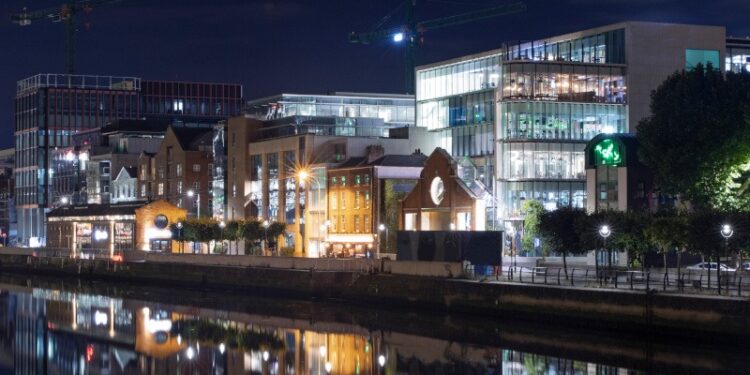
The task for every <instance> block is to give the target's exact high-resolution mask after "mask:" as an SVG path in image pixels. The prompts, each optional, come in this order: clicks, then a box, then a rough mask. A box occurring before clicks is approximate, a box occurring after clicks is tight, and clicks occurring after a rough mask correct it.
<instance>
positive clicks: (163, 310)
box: [0, 287, 629, 375]
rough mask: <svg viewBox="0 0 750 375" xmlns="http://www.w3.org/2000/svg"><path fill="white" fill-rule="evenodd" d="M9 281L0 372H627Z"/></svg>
mask: <svg viewBox="0 0 750 375" xmlns="http://www.w3.org/2000/svg"><path fill="white" fill-rule="evenodd" d="M13 288H15V289H16V290H14V291H3V292H0V323H1V324H0V349H1V350H0V352H2V353H1V354H0V373H15V374H113V375H117V374H269V375H271V374H280V375H293V374H311V375H313V374H314V375H324V374H396V373H398V374H430V373H446V374H447V373H462V374H589V373H623V372H625V373H629V371H625V370H623V369H617V368H613V367H607V366H601V365H596V364H591V363H585V362H577V361H572V360H566V359H561V358H552V357H547V356H541V355H534V354H529V353H522V352H517V351H511V350H504V349H501V348H493V347H483V346H475V345H469V344H461V343H456V342H448V341H444V340H440V339H433V338H427V337H421V336H414V335H408V334H403V333H395V332H381V331H370V330H368V329H367V328H364V327H360V326H356V325H347V324H342V323H311V322H310V321H306V320H304V321H301V320H295V319H291V318H282V317H269V316H261V315H252V314H251V313H236V312H226V311H219V310H213V309H205V308H198V307H185V306H169V305H163V304H151V303H143V302H135V301H129V300H122V299H117V298H109V297H105V296H99V295H91V294H82V293H70V292H63V291H57V290H50V289H39V288H37V289H31V288H23V289H21V288H17V287H13Z"/></svg>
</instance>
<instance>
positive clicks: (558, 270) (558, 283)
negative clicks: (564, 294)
mask: <svg viewBox="0 0 750 375" xmlns="http://www.w3.org/2000/svg"><path fill="white" fill-rule="evenodd" d="M557 285H560V269H559V268H558V269H557Z"/></svg>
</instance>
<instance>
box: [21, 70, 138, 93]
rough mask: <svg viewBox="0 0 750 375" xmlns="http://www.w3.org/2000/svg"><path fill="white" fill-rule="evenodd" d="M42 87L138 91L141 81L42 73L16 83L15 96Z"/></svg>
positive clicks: (133, 78)
mask: <svg viewBox="0 0 750 375" xmlns="http://www.w3.org/2000/svg"><path fill="white" fill-rule="evenodd" d="M42 87H58V88H77V89H104V90H122V91H140V89H141V79H140V78H137V77H117V76H91V75H70V74H51V73H44V74H37V75H35V76H31V77H29V78H24V79H22V80H20V81H18V82H17V84H16V94H20V93H22V92H25V91H31V90H35V89H38V88H42Z"/></svg>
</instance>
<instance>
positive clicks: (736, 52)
mask: <svg viewBox="0 0 750 375" xmlns="http://www.w3.org/2000/svg"><path fill="white" fill-rule="evenodd" d="M724 61H725V67H724V68H725V69H726V71H728V72H733V73H742V72H748V73H750V47H748V48H732V47H728V48H727V57H726V58H724Z"/></svg>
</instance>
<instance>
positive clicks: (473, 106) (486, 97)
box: [417, 91, 495, 130]
mask: <svg viewBox="0 0 750 375" xmlns="http://www.w3.org/2000/svg"><path fill="white" fill-rule="evenodd" d="M417 114H418V116H419V118H418V119H417V126H422V127H426V128H428V129H430V130H433V129H442V128H447V127H452V126H461V125H476V124H485V123H488V122H490V123H491V122H493V121H494V120H495V93H494V91H484V92H478V93H473V94H468V95H460V96H452V97H449V98H446V99H442V100H430V101H425V102H419V103H418V104H417Z"/></svg>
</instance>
